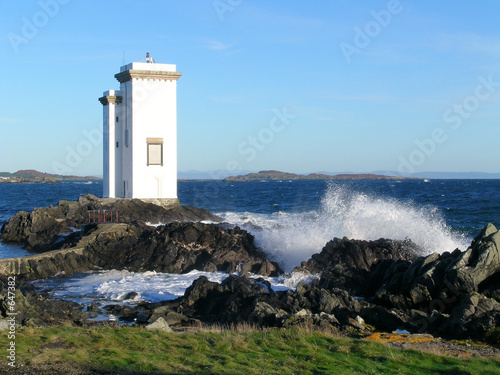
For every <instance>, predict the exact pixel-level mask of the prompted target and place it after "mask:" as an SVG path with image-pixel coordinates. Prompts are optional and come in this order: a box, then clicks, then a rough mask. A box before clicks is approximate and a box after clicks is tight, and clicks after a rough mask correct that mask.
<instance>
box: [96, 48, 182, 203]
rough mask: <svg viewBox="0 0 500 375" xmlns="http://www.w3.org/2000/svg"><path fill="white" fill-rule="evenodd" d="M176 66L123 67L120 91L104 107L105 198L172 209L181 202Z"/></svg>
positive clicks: (151, 62)
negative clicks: (143, 202) (138, 201)
mask: <svg viewBox="0 0 500 375" xmlns="http://www.w3.org/2000/svg"><path fill="white" fill-rule="evenodd" d="M180 76H181V73H180V72H177V71H176V66H175V65H174V64H159V63H156V62H155V61H154V59H153V58H152V57H151V56H150V55H149V52H148V53H147V55H146V62H132V63H130V64H128V65H124V66H122V67H121V68H120V72H119V73H117V74H115V78H116V79H117V80H118V82H120V90H108V91H105V92H104V93H103V96H102V97H100V98H99V101H100V102H101V104H102V105H103V143H104V147H103V151H104V154H103V197H104V198H138V199H141V200H144V201H147V202H152V203H156V204H160V205H163V206H170V205H172V204H178V199H177V80H178V79H179V77H180Z"/></svg>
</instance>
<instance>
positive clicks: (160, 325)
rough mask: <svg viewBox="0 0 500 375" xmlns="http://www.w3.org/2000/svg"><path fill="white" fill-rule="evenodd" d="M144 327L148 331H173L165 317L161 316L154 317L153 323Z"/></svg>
mask: <svg viewBox="0 0 500 375" xmlns="http://www.w3.org/2000/svg"><path fill="white" fill-rule="evenodd" d="M145 328H146V329H147V330H149V331H163V332H173V331H172V328H170V326H169V325H168V323H167V322H166V321H165V319H163V318H161V317H160V318H158V319H156V320H155V321H154V322H153V323H151V324H148V325H147V326H146V327H145Z"/></svg>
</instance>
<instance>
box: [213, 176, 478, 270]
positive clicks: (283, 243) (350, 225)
mask: <svg viewBox="0 0 500 375" xmlns="http://www.w3.org/2000/svg"><path fill="white" fill-rule="evenodd" d="M219 215H220V216H222V217H224V219H225V220H226V221H227V222H229V223H231V224H234V225H239V226H240V227H242V228H244V229H246V230H248V231H249V232H250V233H252V234H253V235H254V236H255V239H256V243H257V244H258V245H259V246H260V247H261V248H262V249H263V250H264V251H266V252H267V253H268V254H270V256H271V257H272V258H273V259H274V260H276V261H278V262H279V263H280V264H281V265H282V267H283V268H284V269H285V270H286V271H291V269H293V267H295V266H298V265H300V262H301V261H304V260H307V259H309V258H310V256H311V255H312V254H314V253H318V252H320V251H321V249H322V248H323V246H324V245H325V244H326V243H327V242H328V241H330V240H331V239H333V238H334V237H339V238H342V237H347V238H350V239H358V240H376V239H379V238H388V239H394V240H405V239H411V240H412V241H413V242H415V243H416V244H417V245H419V246H421V247H422V248H423V249H424V251H425V252H426V253H429V254H430V253H433V252H438V253H442V252H445V251H453V250H455V249H456V248H459V249H462V250H464V249H466V248H467V246H468V245H469V244H470V241H471V239H470V238H467V237H466V236H465V235H463V234H461V233H457V232H455V231H453V230H452V228H451V227H450V226H448V225H447V223H446V221H445V219H444V217H443V215H442V213H441V212H440V210H439V209H438V208H437V207H435V206H432V205H425V206H418V205H416V204H415V203H412V202H402V201H399V200H397V199H394V198H387V197H379V196H376V195H373V194H367V193H363V192H359V191H356V190H354V189H353V188H352V187H348V186H345V185H344V186H339V185H334V184H331V185H329V187H328V188H327V190H326V192H325V195H324V196H323V198H322V200H321V205H320V207H319V208H318V209H317V210H313V211H308V212H302V213H286V212H276V213H272V214H257V213H252V212H244V213H236V212H225V213H219Z"/></svg>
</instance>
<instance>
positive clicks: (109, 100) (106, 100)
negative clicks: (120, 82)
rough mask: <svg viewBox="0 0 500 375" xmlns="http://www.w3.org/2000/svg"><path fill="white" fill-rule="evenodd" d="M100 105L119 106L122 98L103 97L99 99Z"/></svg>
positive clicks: (115, 96) (113, 96)
mask: <svg viewBox="0 0 500 375" xmlns="http://www.w3.org/2000/svg"><path fill="white" fill-rule="evenodd" d="M99 101H100V102H101V104H102V105H109V104H121V102H122V97H121V96H118V95H105V96H102V97H100V98H99Z"/></svg>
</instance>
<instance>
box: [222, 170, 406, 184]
mask: <svg viewBox="0 0 500 375" xmlns="http://www.w3.org/2000/svg"><path fill="white" fill-rule="evenodd" d="M406 178H408V177H397V176H384V175H379V174H371V173H368V174H354V173H353V174H337V175H327V174H322V173H310V174H308V175H301V174H295V173H288V172H280V171H272V170H271V171H260V172H257V173H249V174H246V175H242V176H231V177H226V178H225V179H224V181H260V180H362V179H366V180H367V179H370V180H382V179H389V180H395V179H406Z"/></svg>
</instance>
